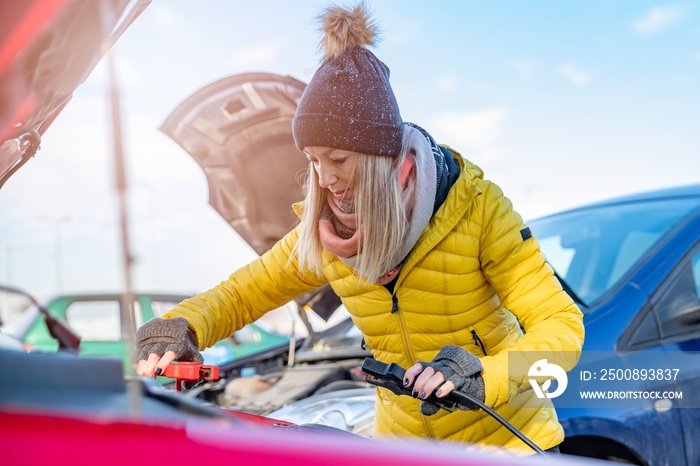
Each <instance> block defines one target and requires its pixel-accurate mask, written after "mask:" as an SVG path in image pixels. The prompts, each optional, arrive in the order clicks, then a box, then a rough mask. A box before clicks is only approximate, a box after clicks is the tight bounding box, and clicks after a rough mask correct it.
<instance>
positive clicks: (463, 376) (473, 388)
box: [420, 345, 486, 416]
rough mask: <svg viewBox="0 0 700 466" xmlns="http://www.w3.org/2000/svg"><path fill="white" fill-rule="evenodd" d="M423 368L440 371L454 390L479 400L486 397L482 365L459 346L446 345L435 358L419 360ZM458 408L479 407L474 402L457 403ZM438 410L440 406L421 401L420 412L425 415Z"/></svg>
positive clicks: (468, 409) (471, 408)
mask: <svg viewBox="0 0 700 466" xmlns="http://www.w3.org/2000/svg"><path fill="white" fill-rule="evenodd" d="M421 365H422V366H423V369H425V368H426V367H432V368H433V370H435V372H441V373H442V375H443V377H444V378H445V381H447V380H449V381H450V382H452V383H453V384H454V386H455V390H458V391H460V392H464V393H466V394H468V395H471V396H473V397H474V398H476V399H477V400H479V401H484V399H485V398H486V390H485V387H484V379H483V377H482V376H481V372H482V371H483V370H484V367H483V366H482V365H481V361H479V358H477V357H476V356H474V355H473V354H471V353H470V352H469V351H467V350H465V349H464V348H461V347H459V346H454V345H448V346H445V347H444V348H442V349H441V350H440V352H439V353H438V354H437V356H435V358H434V359H433V360H432V361H431V362H429V363H425V362H421ZM457 408H458V409H461V410H463V411H471V410H476V409H479V407H478V406H476V405H475V404H474V403H469V402H467V403H465V404H458V405H457ZM439 410H440V407H439V406H438V405H436V404H434V403H431V402H430V401H422V402H421V405H420V412H421V413H422V414H423V415H425V416H432V415H433V414H435V413H437V412H438V411H439Z"/></svg>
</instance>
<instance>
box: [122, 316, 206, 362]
mask: <svg viewBox="0 0 700 466" xmlns="http://www.w3.org/2000/svg"><path fill="white" fill-rule="evenodd" d="M167 351H172V352H174V353H175V354H176V355H177V360H178V361H194V362H198V363H200V364H201V363H202V362H203V361H204V359H203V358H202V355H201V354H200V353H199V345H198V344H197V335H195V333H194V332H193V331H192V330H190V329H189V328H188V327H187V320H186V319H184V318H182V317H174V318H172V319H161V318H160V317H156V318H154V319H151V320H149V321H148V322H146V323H145V324H143V325H142V326H141V327H139V329H138V331H137V332H136V350H135V351H134V354H133V355H132V358H131V359H132V362H133V363H137V362H139V361H140V360H142V359H148V355H149V354H151V353H156V354H157V355H158V356H161V357H162V356H163V355H164V354H165V353H166V352H167Z"/></svg>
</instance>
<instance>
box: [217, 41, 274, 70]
mask: <svg viewBox="0 0 700 466" xmlns="http://www.w3.org/2000/svg"><path fill="white" fill-rule="evenodd" d="M281 50H282V44H280V43H277V42H270V43H267V44H259V45H253V46H251V47H247V48H244V49H241V50H240V51H239V52H238V53H236V54H234V55H233V56H232V57H231V59H230V60H229V61H230V63H231V65H232V66H233V67H234V69H238V70H240V69H246V68H248V69H250V68H256V67H259V66H262V65H265V64H267V63H270V62H272V61H274V60H275V59H276V58H278V57H279V55H280V51H281Z"/></svg>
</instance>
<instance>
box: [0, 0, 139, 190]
mask: <svg viewBox="0 0 700 466" xmlns="http://www.w3.org/2000/svg"><path fill="white" fill-rule="evenodd" d="M149 3H150V0H24V1H6V2H2V6H0V187H1V186H2V184H3V183H4V182H5V181H6V180H7V179H8V178H9V176H10V175H12V173H14V172H15V171H17V169H19V167H20V166H21V165H23V164H24V163H25V162H26V161H27V160H28V159H29V158H31V156H33V154H34V153H35V152H36V150H37V149H38V147H39V144H40V141H41V135H42V134H43V133H44V131H46V128H48V127H49V125H50V124H51V123H52V122H53V120H54V119H55V118H56V116H57V115H58V114H59V113H60V111H61V110H62V109H63V107H65V105H66V104H67V103H68V101H70V99H71V97H72V95H73V92H74V91H75V89H76V88H77V87H78V86H79V85H80V84H81V83H82V82H84V81H85V79H86V78H87V77H88V75H89V74H90V73H91V72H92V70H93V68H94V67H95V66H96V65H97V63H98V62H99V60H100V59H101V58H102V56H103V55H104V54H105V53H106V52H107V50H109V48H110V47H111V46H112V45H113V44H114V42H115V41H116V40H117V39H118V38H119V36H121V34H122V33H123V32H124V31H125V30H126V29H127V27H128V26H129V25H130V24H131V23H132V22H133V21H134V20H135V19H136V18H137V17H138V16H139V14H140V13H141V12H142V11H143V10H144V8H146V6H147V5H148V4H149Z"/></svg>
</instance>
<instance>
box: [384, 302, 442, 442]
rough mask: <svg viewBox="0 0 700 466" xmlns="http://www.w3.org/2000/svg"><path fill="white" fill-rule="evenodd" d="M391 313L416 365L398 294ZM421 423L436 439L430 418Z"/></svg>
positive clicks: (424, 417) (410, 359)
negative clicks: (396, 320)
mask: <svg viewBox="0 0 700 466" xmlns="http://www.w3.org/2000/svg"><path fill="white" fill-rule="evenodd" d="M391 313H392V314H395V315H396V318H397V319H398V321H399V328H400V329H401V339H402V340H403V345H404V348H406V354H407V355H408V360H409V361H412V362H414V363H415V361H416V358H415V356H414V355H413V350H412V349H411V345H410V343H409V341H408V336H407V333H408V332H406V324H405V323H404V321H403V315H402V314H401V313H400V312H399V298H398V296H396V294H392V295H391ZM421 421H422V422H423V428H424V429H425V431H426V432H427V433H428V437H429V438H436V436H435V432H434V431H433V428H432V427H431V426H430V423H429V422H428V417H427V416H421Z"/></svg>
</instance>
